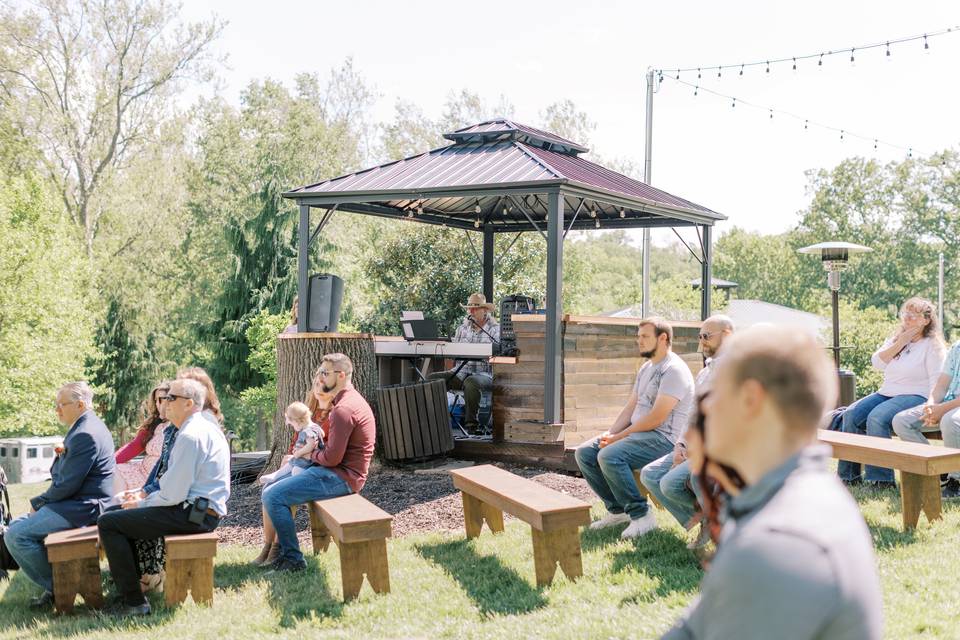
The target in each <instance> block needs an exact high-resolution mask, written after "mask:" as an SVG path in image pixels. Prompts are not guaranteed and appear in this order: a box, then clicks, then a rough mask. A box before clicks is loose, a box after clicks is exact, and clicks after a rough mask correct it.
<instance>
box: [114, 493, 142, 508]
mask: <svg viewBox="0 0 960 640" xmlns="http://www.w3.org/2000/svg"><path fill="white" fill-rule="evenodd" d="M146 497H147V494H146V493H144V492H143V489H130V490H129V491H124V492H123V493H121V494H120V506H121V508H123V509H136V508H137V507H139V506H140V502H141V501H142V500H143V499H144V498H146Z"/></svg>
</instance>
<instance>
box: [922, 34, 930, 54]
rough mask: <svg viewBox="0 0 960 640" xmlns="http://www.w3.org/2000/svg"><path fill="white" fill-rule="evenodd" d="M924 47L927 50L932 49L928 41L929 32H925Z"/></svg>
mask: <svg viewBox="0 0 960 640" xmlns="http://www.w3.org/2000/svg"><path fill="white" fill-rule="evenodd" d="M923 48H924V50H925V51H926V50H929V49H930V43H929V42H927V34H923Z"/></svg>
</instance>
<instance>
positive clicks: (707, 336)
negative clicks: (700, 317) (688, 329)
mask: <svg viewBox="0 0 960 640" xmlns="http://www.w3.org/2000/svg"><path fill="white" fill-rule="evenodd" d="M718 333H720V332H719V331H714V332H712V333H700V334H697V337H698V338H700V339H701V340H709V339H710V338H711V337H712V336H715V335H717V334H718Z"/></svg>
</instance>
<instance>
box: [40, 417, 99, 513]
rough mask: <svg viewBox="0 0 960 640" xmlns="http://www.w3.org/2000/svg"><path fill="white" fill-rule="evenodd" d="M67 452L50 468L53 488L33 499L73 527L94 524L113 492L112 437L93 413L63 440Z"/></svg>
mask: <svg viewBox="0 0 960 640" xmlns="http://www.w3.org/2000/svg"><path fill="white" fill-rule="evenodd" d="M63 447H64V449H66V451H65V452H64V453H63V454H61V455H59V456H57V457H56V459H55V460H54V461H53V466H51V467H50V475H51V476H53V482H52V483H51V484H50V487H49V488H48V489H47V490H46V491H45V492H43V493H42V494H40V495H39V496H37V497H36V498H33V499H32V500H30V505H31V506H32V507H33V508H34V509H35V510H37V511H39V510H40V508H41V507H47V508H49V509H50V510H52V511H54V512H55V513H57V514H58V515H60V516H61V517H63V518H64V519H65V520H67V521H68V522H69V523H70V524H72V525H73V526H74V527H85V526H87V525H90V524H95V523H96V522H97V518H98V517H99V516H100V514H101V513H102V511H103V509H104V507H106V506H107V502H108V501H109V500H110V497H111V494H112V492H113V470H114V461H113V437H112V436H111V435H110V431H109V430H108V429H107V427H106V425H105V424H103V421H102V420H101V419H100V418H98V417H97V415H96V414H95V413H94V412H93V411H87V412H86V413H84V414H83V415H82V416H80V417H79V418H77V421H76V422H74V423H73V426H72V427H70V430H69V431H67V435H66V437H65V438H64V440H63Z"/></svg>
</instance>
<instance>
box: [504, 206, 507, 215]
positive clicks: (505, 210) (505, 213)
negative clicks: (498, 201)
mask: <svg viewBox="0 0 960 640" xmlns="http://www.w3.org/2000/svg"><path fill="white" fill-rule="evenodd" d="M503 215H507V208H506V207H504V208H503Z"/></svg>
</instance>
